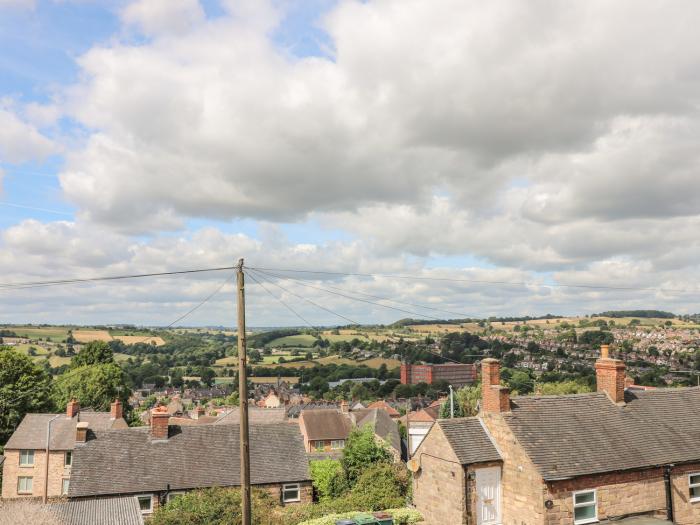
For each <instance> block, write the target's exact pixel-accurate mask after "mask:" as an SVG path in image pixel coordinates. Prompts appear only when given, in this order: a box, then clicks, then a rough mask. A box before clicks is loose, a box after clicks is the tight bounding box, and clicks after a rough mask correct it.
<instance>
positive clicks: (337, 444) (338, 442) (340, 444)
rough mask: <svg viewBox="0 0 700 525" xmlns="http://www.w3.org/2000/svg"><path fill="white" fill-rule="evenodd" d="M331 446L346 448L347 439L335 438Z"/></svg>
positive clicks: (337, 448)
mask: <svg viewBox="0 0 700 525" xmlns="http://www.w3.org/2000/svg"><path fill="white" fill-rule="evenodd" d="M331 448H332V449H333V450H339V449H341V448H345V440H344V439H334V440H333V441H331Z"/></svg>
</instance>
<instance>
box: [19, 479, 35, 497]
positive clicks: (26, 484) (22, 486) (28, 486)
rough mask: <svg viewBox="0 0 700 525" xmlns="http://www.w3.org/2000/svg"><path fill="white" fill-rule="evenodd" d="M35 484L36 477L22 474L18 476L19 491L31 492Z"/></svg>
mask: <svg viewBox="0 0 700 525" xmlns="http://www.w3.org/2000/svg"><path fill="white" fill-rule="evenodd" d="M33 485H34V479H33V478H31V477H29V476H20V477H18V478H17V493H18V494H31V493H32V489H33Z"/></svg>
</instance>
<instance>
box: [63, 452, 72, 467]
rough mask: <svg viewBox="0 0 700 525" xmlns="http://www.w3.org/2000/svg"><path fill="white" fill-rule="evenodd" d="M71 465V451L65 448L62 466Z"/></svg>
mask: <svg viewBox="0 0 700 525" xmlns="http://www.w3.org/2000/svg"><path fill="white" fill-rule="evenodd" d="M69 458H70V459H69ZM72 466H73V451H72V450H66V451H65V452H64V453H63V468H71V467H72Z"/></svg>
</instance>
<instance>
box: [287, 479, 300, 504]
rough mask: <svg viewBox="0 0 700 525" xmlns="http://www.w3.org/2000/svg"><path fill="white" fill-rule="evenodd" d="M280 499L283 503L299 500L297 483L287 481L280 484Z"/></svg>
mask: <svg viewBox="0 0 700 525" xmlns="http://www.w3.org/2000/svg"><path fill="white" fill-rule="evenodd" d="M282 501H283V502H284V503H291V502H294V501H301V490H300V489H299V483H287V484H286V485H282Z"/></svg>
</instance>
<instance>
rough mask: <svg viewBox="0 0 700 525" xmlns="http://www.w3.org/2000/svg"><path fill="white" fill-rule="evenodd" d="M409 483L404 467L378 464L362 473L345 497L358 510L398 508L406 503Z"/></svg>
mask: <svg viewBox="0 0 700 525" xmlns="http://www.w3.org/2000/svg"><path fill="white" fill-rule="evenodd" d="M410 483H411V480H410V477H409V475H408V471H407V470H406V468H405V467H403V466H402V465H398V464H386V463H384V464H382V463H380V464H378V465H375V466H373V467H371V468H369V469H367V470H366V471H365V472H363V474H362V475H361V476H360V477H359V478H358V480H357V483H355V486H354V487H353V488H352V490H351V491H350V494H349V495H348V496H347V497H348V499H349V500H350V502H351V506H353V507H354V508H356V509H358V510H372V511H374V510H382V509H386V508H395V507H400V506H401V505H404V504H405V503H406V494H407V493H408V487H409V485H410Z"/></svg>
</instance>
